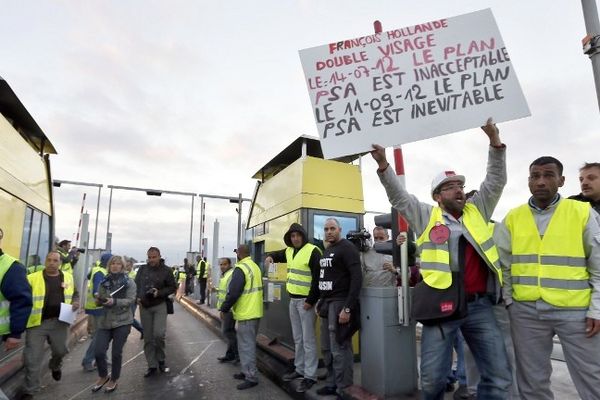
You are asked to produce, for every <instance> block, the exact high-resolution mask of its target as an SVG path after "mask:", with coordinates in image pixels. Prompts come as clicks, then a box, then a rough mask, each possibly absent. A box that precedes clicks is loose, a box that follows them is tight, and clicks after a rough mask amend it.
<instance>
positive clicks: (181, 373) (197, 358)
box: [179, 339, 221, 375]
mask: <svg viewBox="0 0 600 400" xmlns="http://www.w3.org/2000/svg"><path fill="white" fill-rule="evenodd" d="M220 341H221V339H218V340H211V341H209V343H208V346H206V347H205V348H204V350H202V352H201V353H200V354H198V356H197V357H196V358H194V359H193V360H192V362H191V363H189V364H188V366H187V367H185V368H184V369H182V370H181V372H180V373H179V375H183V374H185V373H186V372H187V370H188V369H190V367H191V366H192V365H194V363H195V362H196V361H198V360H199V359H200V357H202V356H203V355H204V353H206V350H208V348H209V347H210V346H212V344H213V343H215V342H220Z"/></svg>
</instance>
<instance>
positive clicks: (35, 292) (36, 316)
mask: <svg viewBox="0 0 600 400" xmlns="http://www.w3.org/2000/svg"><path fill="white" fill-rule="evenodd" d="M27 280H28V281H29V284H30V285H31V295H32V298H33V307H32V308H31V314H30V315H29V319H28V320H27V327H28V328H33V327H35V326H38V325H41V323H42V310H43V309H44V297H46V282H45V281H44V271H38V272H34V273H33V274H30V275H27ZM74 292H75V284H74V283H73V275H72V274H71V273H70V272H63V293H64V296H65V303H67V304H71V302H72V301H73V293H74Z"/></svg>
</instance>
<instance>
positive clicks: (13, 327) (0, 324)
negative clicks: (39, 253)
mask: <svg viewBox="0 0 600 400" xmlns="http://www.w3.org/2000/svg"><path fill="white" fill-rule="evenodd" d="M3 238H4V232H3V231H2V229H0V336H1V337H2V341H3V342H4V349H5V350H6V351H8V350H12V349H14V348H15V347H17V346H19V344H20V343H21V334H22V333H23V332H25V327H26V326H27V318H29V314H30V313H31V286H29V282H28V281H27V274H26V270H25V266H24V265H23V264H21V263H20V262H19V261H18V260H17V259H16V258H14V257H12V256H10V255H8V254H5V253H3V252H2V239H3Z"/></svg>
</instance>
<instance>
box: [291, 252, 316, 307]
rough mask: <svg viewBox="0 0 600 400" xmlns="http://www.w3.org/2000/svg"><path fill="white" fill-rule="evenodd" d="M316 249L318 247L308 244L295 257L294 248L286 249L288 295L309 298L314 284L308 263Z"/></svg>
mask: <svg viewBox="0 0 600 400" xmlns="http://www.w3.org/2000/svg"><path fill="white" fill-rule="evenodd" d="M315 248H316V249H318V247H317V246H315V245H313V244H310V243H306V244H305V245H304V246H302V248H301V249H300V250H298V252H297V253H296V256H295V257H294V248H293V247H288V248H287V249H285V259H286V262H287V282H286V285H285V287H286V290H287V291H288V293H291V294H294V295H298V296H308V293H309V292H310V284H311V282H312V275H311V272H310V266H309V265H308V263H309V261H310V256H311V255H312V252H313V249H315ZM320 251H321V250H320V249H319V252H320Z"/></svg>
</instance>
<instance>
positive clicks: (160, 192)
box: [106, 185, 196, 251]
mask: <svg viewBox="0 0 600 400" xmlns="http://www.w3.org/2000/svg"><path fill="white" fill-rule="evenodd" d="M106 187H108V188H110V198H109V201H108V222H107V224H106V249H107V250H110V245H111V243H110V242H111V240H110V212H111V208H112V191H113V189H121V190H133V191H138V192H146V195H147V196H159V197H160V196H162V195H163V194H175V195H181V196H191V197H192V216H191V222H190V250H189V251H192V229H193V226H194V198H195V197H196V193H189V192H175V191H171V190H160V189H144V188H137V187H130V186H115V185H107V186H106Z"/></svg>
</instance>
